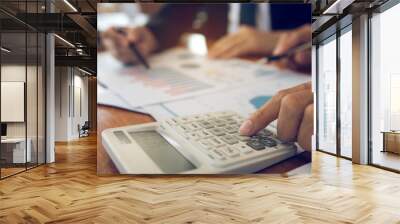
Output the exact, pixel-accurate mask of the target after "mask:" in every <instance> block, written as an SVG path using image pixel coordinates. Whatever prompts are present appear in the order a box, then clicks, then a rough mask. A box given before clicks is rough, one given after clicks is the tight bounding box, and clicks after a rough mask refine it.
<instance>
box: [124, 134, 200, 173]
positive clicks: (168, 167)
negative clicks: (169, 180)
mask: <svg viewBox="0 0 400 224" xmlns="http://www.w3.org/2000/svg"><path fill="white" fill-rule="evenodd" d="M129 135H130V136H131V137H132V138H133V139H134V140H135V141H136V143H137V144H138V145H139V146H140V147H141V148H142V149H143V151H144V152H145V153H146V154H147V155H148V156H149V157H150V158H151V159H152V160H153V161H154V163H156V164H157V165H158V167H159V168H160V169H161V170H162V171H163V172H164V173H171V174H172V173H179V172H183V171H188V170H192V169H195V168H196V167H195V166H194V165H193V164H192V163H191V162H190V161H189V160H187V159H186V158H185V157H184V156H183V155H182V154H181V153H179V152H178V151H177V150H176V149H175V147H173V146H172V145H171V144H170V143H169V142H168V141H167V140H166V139H165V138H164V137H163V136H161V135H160V134H159V133H158V132H156V131H141V132H129Z"/></svg>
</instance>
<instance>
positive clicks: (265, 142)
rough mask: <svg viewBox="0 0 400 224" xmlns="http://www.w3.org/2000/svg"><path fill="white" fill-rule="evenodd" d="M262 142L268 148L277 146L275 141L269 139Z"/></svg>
mask: <svg viewBox="0 0 400 224" xmlns="http://www.w3.org/2000/svg"><path fill="white" fill-rule="evenodd" d="M260 142H261V143H262V144H263V145H265V146H267V147H275V146H276V145H277V143H276V141H275V140H274V139H272V138H268V137H263V138H261V139H260Z"/></svg>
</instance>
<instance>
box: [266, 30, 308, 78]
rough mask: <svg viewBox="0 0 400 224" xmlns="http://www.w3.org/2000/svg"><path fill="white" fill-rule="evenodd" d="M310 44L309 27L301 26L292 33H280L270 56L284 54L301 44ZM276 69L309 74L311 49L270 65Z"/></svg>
mask: <svg viewBox="0 0 400 224" xmlns="http://www.w3.org/2000/svg"><path fill="white" fill-rule="evenodd" d="M307 42H310V43H311V26H310V25H303V26H301V27H299V28H297V29H294V30H292V31H287V32H285V33H282V35H281V36H280V38H279V41H278V44H277V45H276V47H275V49H274V51H273V54H272V55H280V54H284V53H286V52H287V51H288V50H290V49H291V48H293V47H296V46H299V45H301V44H304V43H307ZM271 64H273V65H275V66H277V67H278V68H281V69H284V68H288V69H291V70H296V71H302V72H308V73H310V72H311V49H307V50H304V51H300V52H296V53H294V54H293V55H291V56H289V57H287V58H283V59H281V60H279V61H276V62H273V63H271Z"/></svg>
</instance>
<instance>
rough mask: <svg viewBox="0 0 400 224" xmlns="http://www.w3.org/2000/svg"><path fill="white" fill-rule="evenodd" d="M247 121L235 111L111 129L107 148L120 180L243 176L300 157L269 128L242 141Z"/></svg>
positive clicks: (105, 138) (105, 133)
mask: <svg viewBox="0 0 400 224" xmlns="http://www.w3.org/2000/svg"><path fill="white" fill-rule="evenodd" d="M243 121H244V118H243V117H242V116H240V115H239V114H237V113H235V112H231V111H222V112H213V113H206V114H199V115H191V116H185V117H176V118H171V119H166V120H164V121H160V122H152V123H147V124H140V125H131V126H125V127H119V128H112V129H107V130H105V131H103V132H102V143H103V146H104V148H105V150H106V151H107V153H108V154H109V156H110V158H111V159H112V161H113V162H114V164H115V165H116V167H117V169H118V170H119V172H120V173H121V174H224V173H227V174H244V173H253V172H257V171H259V170H262V169H264V168H266V167H269V166H271V165H274V164H276V163H279V162H281V161H283V160H285V159H288V158H290V157H292V156H294V155H296V152H297V146H296V145H295V144H294V143H292V142H282V141H280V140H279V139H278V138H277V137H276V131H275V129H274V128H273V127H272V126H269V127H267V128H265V129H263V130H261V131H259V132H258V133H257V134H255V135H254V136H250V137H249V136H242V135H240V134H239V127H240V125H241V124H242V122H243Z"/></svg>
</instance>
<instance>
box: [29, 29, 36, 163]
mask: <svg viewBox="0 0 400 224" xmlns="http://www.w3.org/2000/svg"><path fill="white" fill-rule="evenodd" d="M27 38H28V42H27V43H28V64H27V80H26V91H27V94H26V113H27V123H26V124H27V141H28V144H29V147H30V151H31V153H30V155H29V156H30V159H29V160H28V164H27V166H28V168H30V167H34V166H36V165H37V157H38V154H37V150H38V148H37V132H38V123H37V122H38V119H37V116H38V113H37V110H38V107H37V104H38V100H37V98H38V88H37V81H38V77H37V76H38V75H37V73H38V70H37V69H38V67H37V62H38V56H37V54H38V52H37V45H38V44H37V40H38V38H37V33H36V32H28V33H27ZM29 147H28V148H29Z"/></svg>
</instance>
